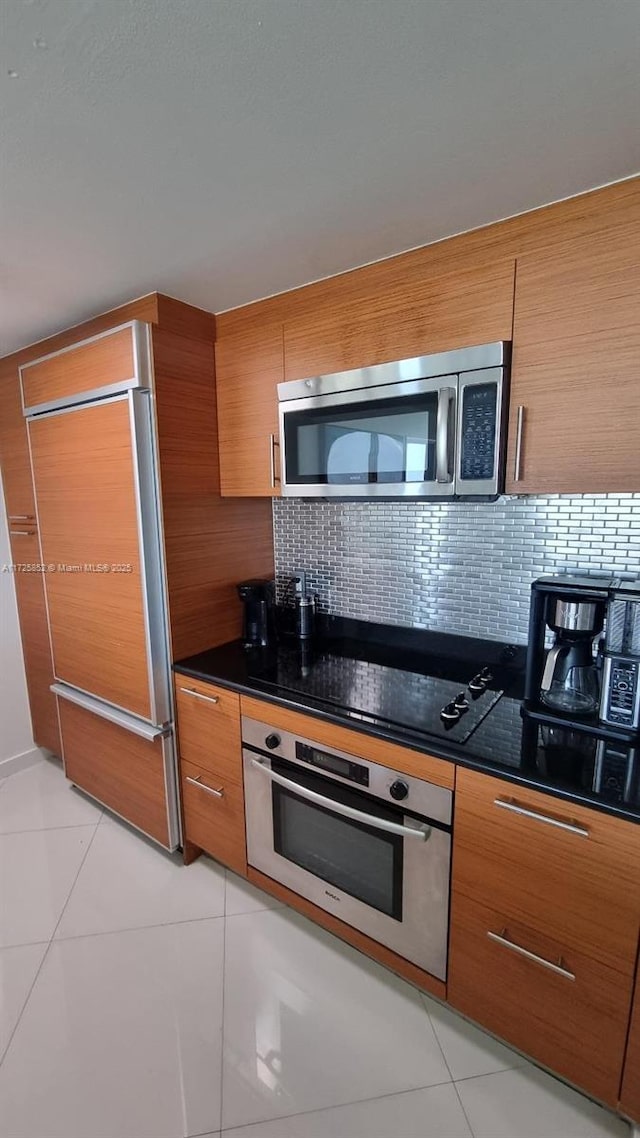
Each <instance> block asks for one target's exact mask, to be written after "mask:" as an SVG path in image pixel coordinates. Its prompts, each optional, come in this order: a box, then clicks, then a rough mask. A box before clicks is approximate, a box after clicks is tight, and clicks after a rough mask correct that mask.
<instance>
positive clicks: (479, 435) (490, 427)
mask: <svg viewBox="0 0 640 1138" xmlns="http://www.w3.org/2000/svg"><path fill="white" fill-rule="evenodd" d="M462 398H463V404H462V435H461V439H460V476H461V478H463V479H465V480H466V481H477V480H479V479H490V478H493V476H494V467H495V458H496V422H497V415H498V407H497V403H498V388H497V385H496V384H495V383H481V384H477V385H473V386H472V385H469V386H468V387H465V388H464V391H463V396H462Z"/></svg>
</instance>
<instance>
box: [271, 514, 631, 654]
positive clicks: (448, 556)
mask: <svg viewBox="0 0 640 1138" xmlns="http://www.w3.org/2000/svg"><path fill="white" fill-rule="evenodd" d="M273 510H274V539H275V553H276V572H277V574H278V575H283V576H284V575H289V574H293V572H294V570H295V569H296V568H306V569H308V571H309V583H310V588H312V589H313V590H314V591H315V592H316V593H317V594H318V596H319V598H320V606H321V608H322V609H323V610H325V611H327V612H332V613H336V614H337V615H340V616H349V617H355V618H359V619H361V620H375V621H379V622H381V623H385V624H398V625H405V626H407V627H413V628H417V627H426V628H430V629H434V630H437V631H440V632H456V633H459V634H462V635H468V636H483V637H488V638H490V639H495V640H506V641H511V642H514V643H522V644H524V643H526V640H527V624H528V614H529V587H530V585H531V581H532V580H533V579H534V578H535V577H538V576H540V575H541V574H543V573H559V572H567V571H569V572H571V571H574V570H576V569H580V568H588V569H590V570H600V569H601V570H614V571H617V572H630V573H638V572H640V494H615V495H614V494H611V495H602V494H591V495H586V494H585V495H569V494H562V495H547V496H544V497H537V498H526V497H525V498H516V497H512V498H507V497H504V498H500V499H499V500H498V501H497V502H492V503H465V502H455V503H432V504H429V503H428V502H406V501H402V502H357V503H354V502H333V501H331V502H329V501H327V502H325V501H321V500H317V499H316V500H313V501H305V500H304V499H301V498H282V499H275V500H274V503H273Z"/></svg>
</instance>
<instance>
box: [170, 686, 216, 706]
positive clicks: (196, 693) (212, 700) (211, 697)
mask: <svg viewBox="0 0 640 1138" xmlns="http://www.w3.org/2000/svg"><path fill="white" fill-rule="evenodd" d="M180 691H181V692H184V694H185V695H192V696H193V698H194V699H203V700H204V701H205V703H220V696H218V695H202V694H201V693H200V692H199V691H196V690H195V688H180Z"/></svg>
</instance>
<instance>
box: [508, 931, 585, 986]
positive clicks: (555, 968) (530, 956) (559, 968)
mask: <svg viewBox="0 0 640 1138" xmlns="http://www.w3.org/2000/svg"><path fill="white" fill-rule="evenodd" d="M487 936H488V937H489V940H493V941H495V943H496V944H501V945H502V947H503V948H509V949H511V951H512V952H517V953H518V955H519V956H524V957H525V958H526V959H527V960H532V961H533V962H534V964H540V965H542V967H543V968H548V969H549V971H550V972H555V974H556V976H563V977H564V979H565V980H575V978H576V977H575V973H574V972H570V971H569V969H568V968H565V967H564V966H563V963H562V957H560V959H559V961H558V963H557V964H554V963H553V961H552V960H547V959H546V958H545V957H544V956H538V955H537V954H536V953H535V952H529V949H528V948H522V946H521V945H519V944H516V942H515V941H513V940H509V937H508V936H507V930H506V929H503V930H502V932H501V933H492V932H488V933H487Z"/></svg>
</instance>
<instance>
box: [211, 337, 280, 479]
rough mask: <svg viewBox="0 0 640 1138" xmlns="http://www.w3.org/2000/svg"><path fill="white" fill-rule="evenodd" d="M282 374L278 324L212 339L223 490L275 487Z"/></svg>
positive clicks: (277, 468) (278, 468) (277, 476)
mask: <svg viewBox="0 0 640 1138" xmlns="http://www.w3.org/2000/svg"><path fill="white" fill-rule="evenodd" d="M283 374H284V362H283V343H282V324H274V325H266V326H262V327H259V326H258V327H255V328H251V329H249V330H247V331H243V332H239V333H237V332H236V333H234V334H233V335H231V336H224V335H223V336H222V337H221V339H219V340H218V341H217V342H216V391H217V401H218V432H219V444H220V492H221V493H222V495H223V496H225V495H226V496H240V497H272V496H273V495H277V494H279V493H280V453H279V452H280V448H279V445H278V391H277V387H278V383H281V382H282V379H283Z"/></svg>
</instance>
